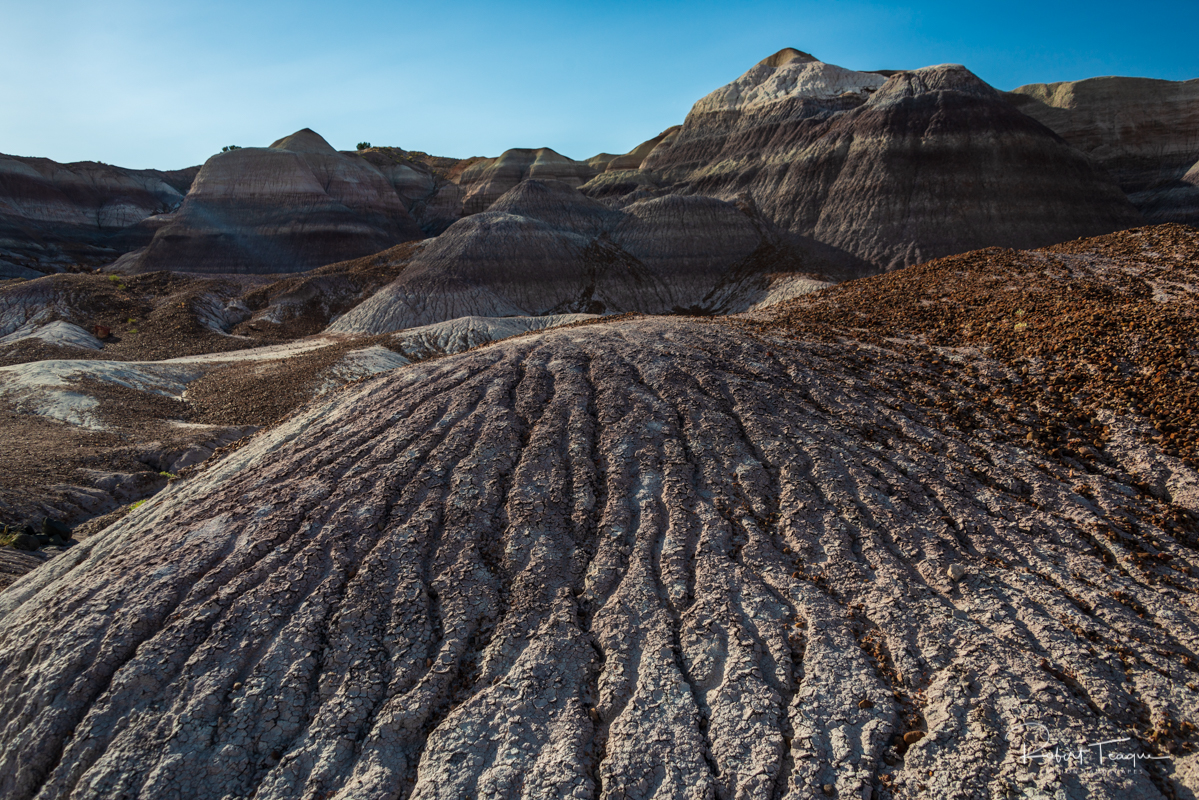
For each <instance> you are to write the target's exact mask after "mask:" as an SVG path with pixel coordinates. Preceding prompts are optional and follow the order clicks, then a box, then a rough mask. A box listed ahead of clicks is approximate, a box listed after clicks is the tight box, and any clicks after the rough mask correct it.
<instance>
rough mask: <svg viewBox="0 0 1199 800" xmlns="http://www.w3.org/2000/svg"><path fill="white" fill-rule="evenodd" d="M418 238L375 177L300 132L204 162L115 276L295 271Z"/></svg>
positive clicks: (387, 186) (391, 192) (365, 165)
mask: <svg viewBox="0 0 1199 800" xmlns="http://www.w3.org/2000/svg"><path fill="white" fill-rule="evenodd" d="M422 236H423V234H422V232H421V230H420V227H419V226H418V225H417V223H416V222H415V221H414V220H413V219H412V218H411V217H410V216H409V214H408V211H407V209H406V208H405V207H404V204H403V203H402V202H401V201H400V198H399V196H398V195H397V194H396V192H395V189H394V187H393V186H392V185H391V183H390V182H388V180H387V179H386V178H385V177H384V176H383V173H382V172H380V171H379V170H378V169H377V168H376V167H374V166H373V165H372V164H370V163H369V162H368V161H366V160H364V159H361V158H356V157H354V156H350V155H345V154H343V153H339V152H337V151H336V150H334V149H333V148H332V147H331V146H330V145H329V143H328V142H326V141H325V140H324V139H323V138H321V137H320V135H318V134H316V133H314V132H313V131H311V130H308V129H304V130H302V131H298V132H296V133H294V134H292V135H291V136H288V137H285V138H283V139H280V140H279V141H277V142H275V143H274V144H272V145H271V146H270V147H265V148H260V147H246V148H242V149H238V150H232V151H230V152H226V153H219V154H218V155H215V156H213V157H212V158H210V159H209V160H208V161H207V162H206V163H205V164H204V166H203V167H202V168H201V169H200V172H199V174H198V175H196V179H195V181H194V182H193V184H192V187H191V190H190V191H189V192H188V194H187V197H186V198H185V199H184V201H183V204H182V205H181V206H180V208H179V211H178V212H176V213H175V214H173V215H172V219H171V221H170V222H169V223H167V224H166V225H164V226H163V227H161V228H159V229H158V230H157V231H156V232H155V234H154V238H153V240H152V241H151V242H150V245H149V246H148V247H147V248H146V249H145V251H143V252H139V253H136V254H131V255H130V256H128V257H127V259H128V262H127V264H125V265H123V270H122V271H125V272H134V273H138V272H154V271H157V270H162V269H170V270H175V271H180V272H204V273H240V274H245V273H275V272H302V271H304V270H308V269H312V268H313V267H319V266H322V265H324V264H328V263H330V262H334V261H341V260H344V259H348V258H355V257H359V256H364V255H368V254H370V253H376V252H378V251H380V250H384V249H386V248H388V247H391V246H393V245H396V244H399V243H400V242H404V241H409V240H411V239H419V238H421V237H422Z"/></svg>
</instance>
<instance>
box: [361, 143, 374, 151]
mask: <svg viewBox="0 0 1199 800" xmlns="http://www.w3.org/2000/svg"><path fill="white" fill-rule="evenodd" d="M370 146H371V143H370V142H359V143H358V149H359V150H369V149H370Z"/></svg>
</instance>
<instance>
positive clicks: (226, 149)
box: [221, 144, 241, 153]
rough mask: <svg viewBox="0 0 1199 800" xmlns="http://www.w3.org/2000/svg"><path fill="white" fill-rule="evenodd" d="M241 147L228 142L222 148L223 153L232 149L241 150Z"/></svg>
mask: <svg viewBox="0 0 1199 800" xmlns="http://www.w3.org/2000/svg"><path fill="white" fill-rule="evenodd" d="M240 149H241V147H240V146H238V145H236V144H227V145H225V146H224V147H222V148H221V152H222V153H228V152H229V151H231V150H240Z"/></svg>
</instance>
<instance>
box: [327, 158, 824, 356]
mask: <svg viewBox="0 0 1199 800" xmlns="http://www.w3.org/2000/svg"><path fill="white" fill-rule="evenodd" d="M802 245H803V243H802V242H798V241H793V240H792V238H791V237H788V236H786V235H784V234H781V233H780V232H778V231H777V230H775V229H774V226H773V225H771V224H770V223H769V222H768V221H766V220H764V219H762V218H761V216H760V214H758V212H757V210H756V209H755V208H754V207H753V206H752V204H746V205H744V207H741V206H738V205H734V204H732V203H726V202H724V201H722V200H716V199H713V198H710V197H701V196H694V197H673V196H672V197H663V198H659V199H652V200H646V201H643V202H639V203H634V204H632V205H629V206H627V207H625V208H624V209H622V210H619V211H618V210H614V209H610V208H608V207H607V206H605V205H603V204H602V203H599V202H597V201H595V200H593V199H591V198H589V197H586V196H584V195H583V194H581V193H580V192H579V191H578V190H576V189H574V188H572V187H571V186H569V185H567V184H565V183H563V182H561V181H540V180H534V179H527V180H524V181H522V182H520V183H519V184H517V185H516V186H514V187H513V188H512V189H510V190H509V191H508V192H506V193H505V194H504V195H503V196H502V197H500V198H499V199H498V200H496V201H495V203H494V204H493V205H492V206H491V209H490V210H488V211H484V212H481V213H478V214H474V215H471V216H468V217H466V218H464V219H461V220H459V221H458V222H456V223H454V224H453V225H451V226H450V227H449V228H448V229H446V231H445V232H444V233H442V234H441V235H440V236H438V237H437V238H436V239H434V240H432V241H431V242H429V243H428V244H427V245H426V246H424V247H423V248H422V249H421V250H420V252H418V253H416V255H414V256H413V257H412V259H411V261H410V262H408V264H407V266H405V267H404V269H403V272H402V273H401V274H400V276H399V277H398V278H397V279H396V280H395V281H393V282H392V283H391V284H389V285H388V286H386V287H384V288H383V289H381V290H380V291H379V292H378V293H376V294H375V295H373V296H372V297H370V298H369V299H367V300H365V301H364V302H362V303H361V304H360V305H358V306H357V307H355V308H354V309H352V310H350V311H349V312H347V313H346V314H345V315H344V316H342V317H340V318H339V319H338V320H337V321H336V322H334V323H333V325H331V326H330V328H329V330H330V332H333V333H370V334H373V333H386V332H389V331H397V330H402V329H404V328H409V327H413V326H417V325H430V324H433V323H437V322H443V321H446V320H450V319H454V318H457V317H465V316H482V317H499V316H507V315H530V314H531V315H538V314H561V313H592V314H602V313H612V312H627V311H640V312H646V313H670V312H676V311H692V312H696V313H716V312H729V311H744V310H746V309H748V308H750V307H751V306H753V305H755V304H757V303H759V302H762V301H763V300H765V299H767V297H768V296H769V293H770V292H771V291H772V289H773V288H774V287H775V284H777V283H778V282H779V281H791V280H792V279H793V278H794V277H795V276H797V275H803V276H804V278H805V280H806V283H807V288H808V289H809V290H810V289H811V288H814V287H815V285H816V282H815V281H813V280H811V279H812V278H813V277H815V278H816V279H817V280H819V276H820V275H821V274H823V273H824V271H825V269H826V266H827V265H828V264H829V263H831V262H830V261H829V260H828V259H825V258H824V256H823V254H821V253H819V252H818V251H817V250H804V248H803V246H802Z"/></svg>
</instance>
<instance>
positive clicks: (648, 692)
mask: <svg viewBox="0 0 1199 800" xmlns="http://www.w3.org/2000/svg"><path fill="white" fill-rule="evenodd" d="M910 352H911V351H910V349H909V350H904V351H902V352H900V351H896V352H894V353H891V352H890V351H886V350H883V349H880V348H875V349H872V350H871V351H870V352H869V353H867V354H863V353H862V351H861V350H859V349H858V348H857V347H856V346H854V345H852V344H848V345H840V344H828V343H823V344H814V343H805V342H802V341H799V340H791V341H782V340H778V341H776V340H767V339H763V338H761V337H759V336H756V335H751V334H750V333H746V332H744V331H742V330H740V329H738V328H736V327H733V326H731V325H727V324H724V323H719V322H711V321H686V320H662V319H644V318H643V319H633V320H625V321H617V322H610V323H606V324H602V325H595V326H591V327H586V328H577V329H562V330H556V331H547V332H543V333H538V334H535V335H530V336H526V337H522V338H519V339H514V340H512V341H510V342H501V343H497V344H495V345H492V346H489V347H486V348H481V349H478V350H475V351H471V352H468V353H464V354H460V355H458V356H451V357H447V358H443V359H438V360H437V361H434V362H429V363H425V364H414V365H411V366H409V367H404V368H402V369H400V370H397V371H395V372H393V373H391V374H388V375H384V376H380V377H377V378H375V379H372V380H369V381H365V382H362V383H360V384H356V385H353V386H350V387H347V388H346V389H344V390H342V391H340V392H338V393H336V394H334V395H332V396H330V397H327V398H326V399H325V400H324V401H323V402H322V403H321V404H318V405H314V406H311V407H307V408H304V409H301V410H300V411H298V412H297V413H296V414H295V415H293V416H292V417H290V418H288V419H287V420H285V421H284V422H283V423H281V424H280V425H279V426H278V427H277V428H275V429H272V430H268V431H265V432H263V433H262V434H260V435H259V436H257V437H255V438H254V439H253V440H251V441H250V442H249V443H247V444H246V445H245V446H244V447H242V448H241V449H239V450H237V451H234V452H232V453H231V454H229V455H227V456H226V457H225V458H223V459H222V460H220V461H217V462H214V464H213V465H212V466H211V467H209V468H207V469H205V470H204V471H202V472H200V473H199V474H197V475H195V476H193V477H191V478H188V479H186V480H183V481H180V482H178V483H177V484H174V485H173V486H172V487H171V488H170V489H168V490H167V491H166V492H165V493H164V494H162V495H161V496H159V497H158V498H156V499H155V500H154V502H152V503H150V504H147V505H146V506H145V507H143V508H142V509H139V510H138V511H137V512H135V513H134V514H131V515H129V516H128V517H126V518H125V519H123V520H121V521H120V522H118V523H117V524H116V525H114V526H113V527H112V528H110V529H109V530H107V531H106V532H104V533H103V534H101V535H100V536H98V537H97V538H96V539H95V542H94V544H88V545H85V546H84V547H86V548H87V549H86V550H83V551H80V552H81V553H82V555H80V556H72V558H71V559H70V560H68V559H66V558H64V559H61V560H59V559H56V560H55V561H52V562H50V563H48V564H47V565H46V566H44V567H42V568H41V569H39V570H38V572H37V573H34V574H32V575H31V576H29V578H28V579H26V582H22V583H21V584H18V586H17V587H15V590H16V591H15V593H13V594H11V595H10V594H8V593H6V594H5V595H4V596H3V598H2V599H3V601H4V603H7V605H4V606H3V607H4V608H6V609H7V612H6V617H5V624H4V626H3V627H2V628H0V681H2V684H0V685H2V686H3V690H2V693H0V703H2V705H0V710H2V711H3V714H4V720H5V723H4V725H3V727H2V728H0V758H3V759H4V761H3V770H2V771H0V780H5V781H8V783H6V784H5V785H4V787H3V788H4V789H5V790H6V792H7V794H6V796H13V797H25V798H28V797H33V796H36V795H38V794H39V792H40V795H41V796H42V797H45V798H47V800H49V798H51V797H55V798H58V797H62V798H85V797H87V798H92V797H99V796H115V795H117V794H120V793H122V792H123V793H126V794H129V795H131V796H133V795H136V796H140V797H145V798H160V797H162V798H165V797H183V796H187V797H195V798H198V799H200V800H208V798H211V800H220V799H221V798H225V797H230V798H234V797H248V796H250V795H251V794H252V795H253V796H254V797H255V798H279V799H280V800H282V799H283V798H292V797H297V796H299V797H305V798H316V797H321V798H324V797H329V798H343V799H344V800H351V799H353V800H357V798H372V800H373V798H397V799H398V798H421V800H431V799H432V798H438V800H441V799H442V798H444V800H450V799H451V798H461V797H484V796H485V797H496V798H530V799H531V798H549V797H554V798H559V797H569V798H580V800H581V799H582V798H588V799H589V800H595V799H596V798H604V799H605V800H606V799H607V798H611V799H612V800H615V798H618V797H624V798H629V799H630V800H634V799H635V800H651V799H652V800H673V799H674V798H679V799H680V800H681V799H682V798H694V797H707V798H713V799H715V798H726V797H727V798H761V799H762V800H773V798H800V797H811V796H812V795H813V794H817V795H821V796H822V795H824V787H825V786H829V787H831V788H830V791H831V793H832V795H833V796H837V797H848V796H852V797H862V796H865V793H866V792H869V793H870V794H871V796H873V797H881V798H884V800H896V799H898V798H917V797H926V796H938V797H940V796H944V797H953V796H972V795H975V794H978V793H980V792H983V793H985V792H986V791H987V790H988V787H991V786H995V785H1000V784H1007V785H1011V786H1014V787H1018V786H1023V787H1024V788H1025V789H1026V790H1028V791H1034V787H1047V786H1053V785H1057V783H1060V781H1061V780H1063V779H1066V780H1069V781H1072V782H1073V784H1072V785H1074V786H1076V787H1077V790H1078V793H1080V794H1081V795H1087V796H1093V797H1108V798H1118V797H1128V796H1137V795H1138V793H1140V794H1142V795H1144V796H1154V795H1153V792H1156V791H1158V789H1157V787H1158V786H1159V785H1160V786H1165V785H1167V784H1165V783H1162V781H1163V780H1175V778H1169V777H1166V778H1163V777H1162V776H1161V775H1156V774H1155V775H1153V776H1151V775H1150V773H1149V771H1148V770H1147V769H1146V768H1145V767H1144V765H1143V764H1140V765H1137V766H1129V767H1128V768H1127V769H1123V770H1121V771H1118V772H1116V773H1112V772H1107V773H1101V772H1099V771H1097V770H1087V769H1079V770H1076V771H1072V772H1066V771H1065V770H1064V768H1061V767H1059V766H1056V765H1054V764H1052V763H1043V764H1040V765H1037V766H1035V767H1029V766H1028V765H1027V764H1023V765H1022V764H1020V763H1019V762H1018V759H1017V758H1016V755H1018V754H1019V753H1020V752H1021V748H1022V747H1023V746H1025V745H1027V744H1029V743H1030V742H1031V741H1032V740H1031V739H1030V738H1028V737H1029V736H1031V734H1029V733H1028V731H1027V730H1026V729H1025V728H1021V727H1020V726H1021V725H1023V724H1025V723H1027V722H1029V721H1030V720H1034V719H1035V720H1036V721H1037V722H1038V723H1039V724H1043V725H1045V726H1046V728H1047V729H1048V730H1049V731H1050V733H1051V734H1052V735H1053V736H1054V737H1056V739H1058V740H1061V741H1062V742H1063V746H1065V745H1068V744H1070V743H1073V742H1075V741H1076V740H1077V739H1079V738H1082V737H1094V736H1103V737H1106V738H1120V737H1129V738H1130V741H1134V742H1136V743H1138V746H1141V747H1145V748H1158V750H1157V751H1155V752H1170V751H1169V748H1170V747H1174V748H1178V747H1179V746H1180V743H1181V742H1182V741H1183V739H1184V738H1185V736H1186V733H1185V731H1186V730H1188V729H1187V728H1185V727H1184V723H1185V724H1186V725H1199V719H1196V718H1195V711H1194V709H1195V708H1196V707H1199V702H1196V699H1197V698H1196V697H1195V691H1194V690H1193V689H1191V688H1190V686H1189V683H1190V682H1193V681H1194V678H1193V676H1194V674H1195V673H1194V672H1192V671H1191V670H1190V669H1189V668H1188V667H1187V666H1186V665H1187V664H1188V663H1189V662H1188V661H1187V659H1193V656H1192V655H1191V654H1192V653H1194V652H1196V643H1195V641H1194V640H1195V637H1196V635H1197V634H1196V630H1195V627H1196V626H1195V625H1194V622H1193V620H1189V619H1188V618H1187V613H1188V612H1187V610H1186V607H1185V605H1184V604H1185V603H1188V602H1190V601H1189V595H1188V591H1189V588H1188V587H1192V586H1193V585H1194V580H1195V579H1194V578H1193V577H1191V576H1190V575H1189V574H1187V573H1186V572H1184V571H1182V570H1181V569H1173V568H1172V567H1171V566H1169V564H1171V563H1176V561H1170V560H1167V559H1159V558H1157V557H1156V553H1157V552H1158V551H1160V550H1164V549H1165V548H1166V547H1167V546H1168V547H1169V548H1171V549H1170V552H1171V553H1173V552H1174V549H1173V548H1175V547H1176V545H1175V544H1171V543H1172V542H1173V541H1174V539H1175V538H1176V537H1172V536H1171V535H1169V534H1167V533H1166V532H1165V531H1163V530H1160V529H1159V528H1158V527H1157V526H1156V525H1155V524H1150V523H1147V522H1144V521H1142V524H1141V527H1140V528H1139V529H1137V530H1133V529H1132V528H1131V527H1128V528H1127V530H1125V529H1124V528H1123V527H1122V528H1121V529H1120V530H1116V529H1114V528H1113V529H1112V531H1111V536H1112V537H1113V538H1112V540H1111V541H1109V540H1108V539H1107V538H1106V537H1105V536H1104V535H1103V534H1102V533H1099V534H1098V535H1094V536H1092V535H1089V534H1088V533H1087V532H1089V531H1091V530H1095V531H1099V532H1102V531H1103V530H1104V529H1103V528H1102V527H1096V525H1105V524H1110V523H1109V520H1116V521H1118V519H1117V518H1118V517H1119V516H1120V515H1121V514H1122V513H1123V512H1122V509H1125V508H1128V509H1132V508H1133V503H1134V500H1131V499H1130V500H1122V499H1120V498H1135V497H1137V489H1136V487H1132V486H1128V485H1125V484H1124V483H1122V481H1123V480H1124V478H1122V477H1121V475H1124V474H1125V473H1120V472H1118V471H1116V470H1114V469H1113V470H1111V471H1108V472H1104V473H1102V474H1100V473H1095V472H1087V473H1085V474H1082V473H1076V474H1074V475H1070V474H1069V473H1068V471H1067V470H1064V469H1059V468H1058V467H1056V466H1054V465H1053V464H1052V463H1050V462H1046V461H1044V460H1043V459H1040V458H1039V457H1035V456H1030V454H1029V452H1028V451H1026V450H1025V449H1023V448H1022V447H1021V446H1019V445H1018V444H1015V443H1009V442H1003V441H992V440H989V439H987V438H985V437H983V438H980V437H977V436H975V435H973V434H972V433H970V432H969V431H968V430H965V429H963V428H959V427H958V426H957V425H956V424H953V423H951V422H949V421H947V419H943V418H942V417H940V416H939V412H934V411H930V410H924V409H922V407H921V404H924V406H928V407H931V406H930V405H929V404H930V403H931V401H930V400H929V399H928V397H926V395H928V394H934V395H935V394H937V393H938V392H939V391H940V390H939V389H936V388H935V387H934V388H927V387H925V386H924V383H925V382H926V381H927V382H928V384H929V385H930V386H931V385H932V384H933V383H935V381H933V379H932V377H929V373H928V372H927V370H926V369H925V368H923V367H921V366H920V365H919V363H918V362H912V363H908V362H904V361H903V360H904V359H905V358H909V356H910ZM905 353H906V354H908V355H905ZM893 360H898V361H900V362H903V363H901V364H899V365H898V366H893V365H892V364H891V363H890V362H891V361H893ZM964 387H965V384H963V385H962V387H958V389H959V393H960V392H961V391H966V389H965V388H964ZM941 394H945V396H946V397H949V396H950V395H949V394H948V392H941ZM1170 468H1171V469H1175V470H1177V469H1178V467H1176V466H1174V465H1173V463H1172V464H1171V467H1170ZM1127 474H1128V475H1131V472H1129V473H1127ZM1171 474H1173V473H1171ZM1184 478H1185V479H1186V480H1192V479H1193V478H1194V479H1199V476H1190V475H1189V474H1187V475H1182V477H1180V478H1175V479H1176V480H1182V479H1184ZM1129 480H1131V478H1129ZM1084 482H1085V483H1086V486H1087V487H1089V488H1087V489H1086V490H1085V491H1084V490H1083V489H1082V488H1080V486H1081V484H1082V483H1084ZM1135 502H1140V501H1135ZM1138 508H1139V506H1138ZM1129 513H1134V512H1133V511H1129ZM1135 513H1139V512H1135ZM1180 535H1181V534H1180ZM1096 540H1098V541H1099V542H1100V543H1101V549H1100V550H1096V547H1095V541H1096ZM1154 542H1158V543H1160V544H1161V546H1158V545H1155V544H1153V543H1154ZM1134 545H1135V546H1134ZM1172 558H1173V559H1178V556H1172ZM1109 561H1114V562H1116V563H1115V564H1114V565H1113V564H1110V563H1107V562H1109ZM1122 564H1123V565H1126V567H1124V568H1121V565H1122ZM951 566H956V567H958V568H959V569H957V570H953V571H951V570H950V569H949V568H950V567H951ZM1113 567H1115V568H1113ZM1167 570H1169V573H1167V572H1166V571H1167ZM1167 577H1168V578H1169V582H1167V581H1166V580H1165V578H1167ZM1117 643H1118V644H1117ZM913 728H915V729H917V730H919V732H920V734H921V735H920V736H917V735H915V731H914V730H912V729H913ZM904 734H913V735H912V736H909V737H908V741H906V742H905V741H904V739H903V735H904ZM1176 752H1178V753H1181V751H1177V750H1176ZM1014 754H1016V755H1014ZM1181 757H1182V756H1179V758H1181ZM1180 763H1181V762H1180ZM1171 774H1174V773H1171ZM1038 791H1039V789H1038ZM1026 793H1027V792H1026ZM1034 793H1035V792H1034Z"/></svg>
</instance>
